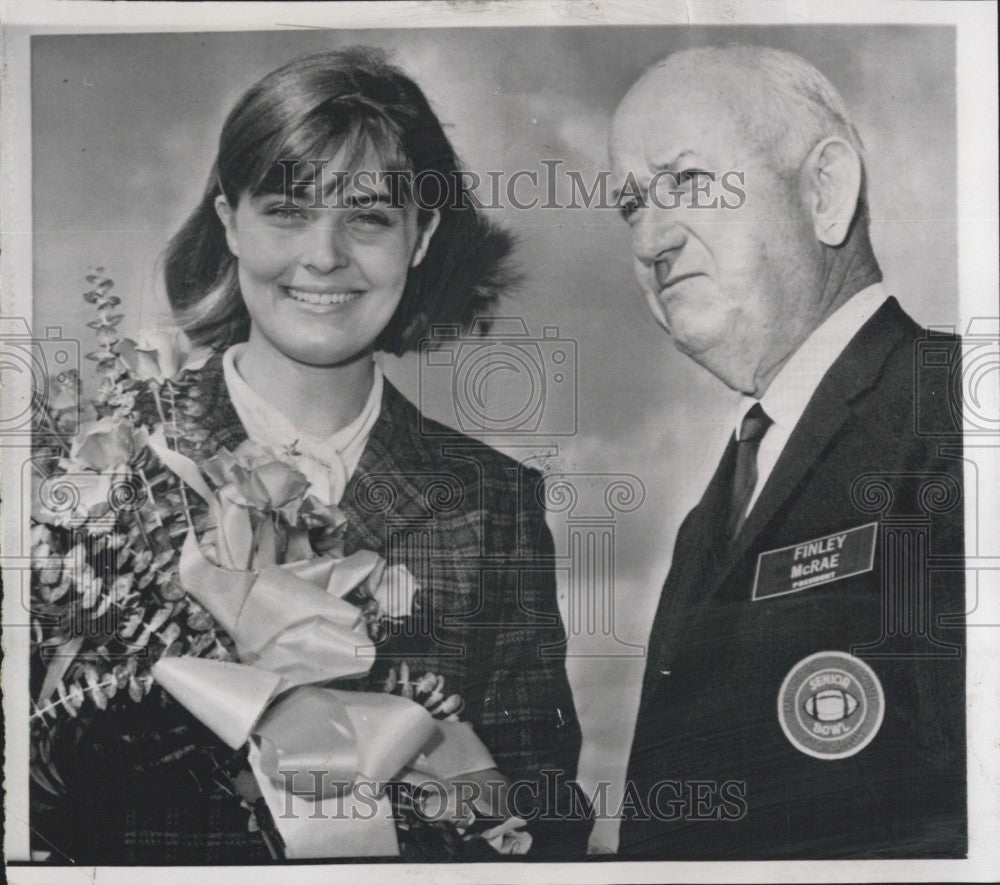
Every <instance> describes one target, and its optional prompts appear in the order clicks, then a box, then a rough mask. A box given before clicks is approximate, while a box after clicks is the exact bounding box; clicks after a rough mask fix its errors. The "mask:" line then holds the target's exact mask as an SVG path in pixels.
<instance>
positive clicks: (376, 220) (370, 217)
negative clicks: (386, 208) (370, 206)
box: [353, 212, 392, 227]
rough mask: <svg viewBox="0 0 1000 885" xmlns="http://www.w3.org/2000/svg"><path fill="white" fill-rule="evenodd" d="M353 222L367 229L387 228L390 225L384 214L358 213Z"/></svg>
mask: <svg viewBox="0 0 1000 885" xmlns="http://www.w3.org/2000/svg"><path fill="white" fill-rule="evenodd" d="M353 220H354V221H355V222H357V223H359V224H361V225H363V226H368V227H388V226H389V225H390V224H391V223H392V222H391V221H390V219H389V216H388V215H387V214H386V213H385V212H359V213H357V214H356V215H355V216H354V219H353Z"/></svg>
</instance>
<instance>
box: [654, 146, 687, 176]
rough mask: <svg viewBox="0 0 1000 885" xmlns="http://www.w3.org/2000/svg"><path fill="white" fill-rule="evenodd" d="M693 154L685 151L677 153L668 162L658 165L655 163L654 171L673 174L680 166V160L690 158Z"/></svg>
mask: <svg viewBox="0 0 1000 885" xmlns="http://www.w3.org/2000/svg"><path fill="white" fill-rule="evenodd" d="M693 153H694V151H691V150H686V149H685V150H683V151H679V152H678V153H676V154H675V155H674V156H673V157H671V158H670V159H669V160H664V161H662V162H660V163H657V164H656V166H655V170H656V171H657V172H674V171H676V169H677V167H678V166H680V165H681V160H683V159H684V158H685V157H690V156H691V155H692V154H693Z"/></svg>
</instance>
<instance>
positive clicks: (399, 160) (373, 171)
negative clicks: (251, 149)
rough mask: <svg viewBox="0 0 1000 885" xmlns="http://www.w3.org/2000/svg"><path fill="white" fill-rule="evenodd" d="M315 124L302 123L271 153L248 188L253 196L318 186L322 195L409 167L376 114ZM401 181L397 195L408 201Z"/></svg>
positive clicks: (297, 191) (390, 130)
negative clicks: (262, 170) (259, 175)
mask: <svg viewBox="0 0 1000 885" xmlns="http://www.w3.org/2000/svg"><path fill="white" fill-rule="evenodd" d="M319 122H320V121H317V120H315V119H314V120H312V121H306V122H305V123H304V124H303V126H301V127H300V128H299V129H298V130H297V131H296V132H293V133H292V134H291V135H290V136H289V137H288V138H286V139H285V140H284V141H283V143H282V144H281V146H280V147H279V148H278V149H277V150H275V151H273V152H272V157H271V162H270V163H268V164H267V166H266V167H265V169H264V173H263V175H262V176H261V177H260V179H259V181H258V183H257V185H256V186H255V187H253V188H252V192H253V193H254V194H255V195H259V194H286V193H288V191H289V188H290V193H291V196H292V197H301V196H303V195H305V194H306V193H307V192H308V193H309V194H313V193H314V188H315V187H316V186H317V185H318V186H319V187H320V188H322V193H323V196H327V195H330V194H333V193H336V192H338V191H340V190H342V189H343V187H344V185H345V183H346V182H347V181H348V180H351V178H352V177H359V180H362V181H364V182H366V183H367V184H368V185H369V186H370V185H372V184H374V183H377V182H378V181H379V180H380V175H381V173H383V172H399V171H410V170H412V163H411V162H410V159H409V158H408V157H407V156H406V154H405V153H404V151H403V149H402V145H401V144H400V140H399V137H398V136H397V134H396V132H395V131H394V129H393V127H392V126H391V125H390V124H389V122H388V121H387V120H386V119H385V118H384V117H382V116H381V115H378V116H366V117H364V118H362V119H360V120H347V121H345V120H343V116H341V119H340V120H339V121H337V120H331V119H330V118H329V117H328V116H327V117H326V118H325V119H324V120H323V121H322V122H323V124H324V125H317V123H319ZM345 122H346V125H344V123H345ZM338 123H339V124H340V125H338ZM334 158H337V162H336V164H335V165H334V163H333V160H334ZM335 166H336V168H335ZM345 173H347V174H346V176H345ZM361 176H364V177H363V178H361ZM401 178H402V179H405V176H401ZM401 185H402V187H401V194H400V196H401V197H402V198H403V199H408V198H409V195H410V193H409V188H408V187H407V186H406V182H405V180H404V181H401Z"/></svg>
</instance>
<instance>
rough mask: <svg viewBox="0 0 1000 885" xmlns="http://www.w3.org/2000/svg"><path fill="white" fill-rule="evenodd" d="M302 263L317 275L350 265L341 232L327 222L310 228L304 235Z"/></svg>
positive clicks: (349, 258) (348, 254)
mask: <svg viewBox="0 0 1000 885" xmlns="http://www.w3.org/2000/svg"><path fill="white" fill-rule="evenodd" d="M302 263H303V264H304V265H305V266H306V267H308V268H309V269H310V270H312V271H314V272H315V273H318V274H329V273H332V272H333V271H335V270H337V268H340V267H346V266H347V265H348V264H350V263H351V257H350V250H349V249H348V247H347V244H346V242H345V237H344V233H343V231H341V230H340V229H339V228H338V226H337V225H336V224H335V223H333V222H331V221H328V220H324V221H322V222H320V223H318V224H316V225H315V226H314V227H312V228H311V229H310V230H309V232H308V233H307V235H306V241H305V244H304V247H303V253H302Z"/></svg>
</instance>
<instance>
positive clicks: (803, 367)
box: [736, 283, 889, 515]
mask: <svg viewBox="0 0 1000 885" xmlns="http://www.w3.org/2000/svg"><path fill="white" fill-rule="evenodd" d="M888 297H889V294H888V293H887V292H886V290H885V288H884V287H883V285H882V284H881V283H876V284H875V285H874V286H869V287H868V288H867V289H862V290H861V291H860V292H858V294H857V295H855V296H854V297H853V298H851V299H849V300H848V301H847V302H846V303H845V304H842V305H841V306H840V307H839V308H837V310H835V311H834V312H833V313H832V314H830V316H828V317H827V318H826V319H825V320H824V321H823V322H822V323H821V324H820V325H819V326H817V327H816V328H815V329H813V331H812V333H811V334H810V335H809V337H808V338H806V340H805V341H803V342H802V344H801V346H800V347H799V349H798V350H797V351H795V353H793V354H792V356H791V357H790V358H789V360H788V362H787V363H785V364H784V365H783V366H782V367H781V369H780V370H779V371H778V374H777V375H775V376H774V380H773V381H772V382H771V385H770V387H768V388H767V390H766V391H765V392H764V395H763V396H762V397H761V398H760V399H759V400H757V399H754V398H753V397H751V396H743V397H741V398H740V404H739V407H738V410H737V415H736V437H737V439H739V433H740V425H741V424H742V423H743V418H744V417H745V416H746V413H747V412H748V411H750V409H751V408H752V407H753V405H754V403H757V402H759V403H760V405H761V408H762V409H763V410H764V411H765V412H766V413H767V415H768V417H769V418H770V419H771V421H773V422H774V423H773V424H771V426H770V427H769V428H768V429H767V432H766V433H765V434H764V438H763V439H762V440H761V441H760V448H759V449H758V450H757V485H756V486H754V490H753V494H752V495H751V497H750V503H749V505H748V506H747V514H748V515H749V514H750V512H751V511H752V510H753V507H754V504H756V503H757V498H758V497H759V496H760V492H761V489H763V488H764V484H765V483H766V482H767V478H768V477H769V476H770V475H771V471H772V470H774V465H775V464H777V463H778V458H779V456H780V455H781V452H782V450H783V449H784V448H785V445H786V444H787V442H788V438H789V437H790V436H791V435H792V431H793V430H794V429H795V425H796V424H798V423H799V419H800V418H801V417H802V413H803V412H805V410H806V406H807V405H809V400H810V399H812V395H813V394H814V393H815V392H816V388H817V387H819V383H820V381H822V380H823V376H824V375H826V373H827V371H828V370H829V368H830V366H832V365H833V364H834V362H835V361H836V360H837V357H839V356H840V355H841V353H843V352H844V348H845V347H847V345H848V344H849V343H850V341H851V339H852V338H853V337H854V336H855V335H856V334H857V333H858V331H859V330H860V329H861V327H862V326H863V325H864V324H865V323H867V322H868V320H870V319H871V317H872V315H873V314H874V313H875V311H877V310H878V309H879V308H880V307H881V306H882V305H883V304H884V303H885V301H886V299H887V298H888Z"/></svg>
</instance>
